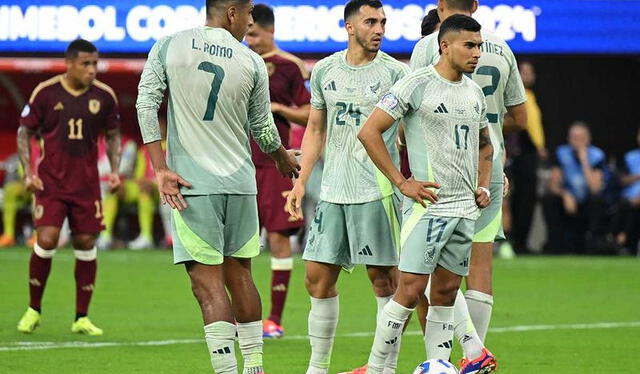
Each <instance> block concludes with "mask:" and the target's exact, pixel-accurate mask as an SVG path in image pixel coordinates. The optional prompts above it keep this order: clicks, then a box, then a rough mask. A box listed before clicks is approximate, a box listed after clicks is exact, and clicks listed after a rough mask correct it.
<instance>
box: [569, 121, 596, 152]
mask: <svg viewBox="0 0 640 374" xmlns="http://www.w3.org/2000/svg"><path fill="white" fill-rule="evenodd" d="M589 143H591V136H590V135H589V131H588V130H587V129H585V128H584V127H582V126H573V127H571V129H570V130H569V145H571V147H572V148H573V149H582V148H585V147H587V146H588V145H589Z"/></svg>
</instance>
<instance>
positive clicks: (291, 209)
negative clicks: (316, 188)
mask: <svg viewBox="0 0 640 374" xmlns="http://www.w3.org/2000/svg"><path fill="white" fill-rule="evenodd" d="M304 192H305V191H304V185H303V183H302V182H301V181H300V180H297V181H296V182H295V183H294V184H293V189H292V190H291V191H289V194H288V195H287V203H286V204H285V205H284V210H285V212H287V213H289V215H290V216H291V217H293V218H295V219H296V220H297V221H299V220H302V219H304V216H303V214H302V198H303V197H304Z"/></svg>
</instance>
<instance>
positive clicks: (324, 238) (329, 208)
mask: <svg viewBox="0 0 640 374" xmlns="http://www.w3.org/2000/svg"><path fill="white" fill-rule="evenodd" d="M399 206H400V204H399V200H398V198H397V197H396V196H395V195H391V196H387V197H385V198H383V199H381V200H376V201H371V202H368V203H363V204H334V203H329V202H326V201H320V202H319V203H318V205H317V207H316V213H315V217H314V219H313V222H311V228H310V230H309V239H308V240H307V246H306V248H305V251H304V255H303V256H302V259H304V260H306V261H314V262H321V263H326V264H333V265H340V266H342V267H343V268H344V269H345V270H351V269H353V267H354V265H356V264H366V265H377V266H396V265H397V264H398V249H399V244H400V221H399V219H398V216H399Z"/></svg>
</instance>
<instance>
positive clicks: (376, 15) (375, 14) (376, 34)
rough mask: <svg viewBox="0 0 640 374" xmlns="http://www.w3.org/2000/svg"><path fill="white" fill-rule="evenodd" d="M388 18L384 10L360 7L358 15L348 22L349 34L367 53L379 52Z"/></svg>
mask: <svg viewBox="0 0 640 374" xmlns="http://www.w3.org/2000/svg"><path fill="white" fill-rule="evenodd" d="M386 25H387V17H386V16H385V15H384V9H382V8H378V9H376V8H373V7H370V6H363V7H360V11H359V12H358V14H356V15H354V16H352V17H351V18H350V19H349V20H348V21H347V32H349V34H351V35H354V36H355V39H356V42H357V43H358V44H359V45H360V46H361V47H362V48H363V49H364V50H365V51H367V52H378V51H379V50H380V44H381V43H382V38H383V37H384V31H385V26H386Z"/></svg>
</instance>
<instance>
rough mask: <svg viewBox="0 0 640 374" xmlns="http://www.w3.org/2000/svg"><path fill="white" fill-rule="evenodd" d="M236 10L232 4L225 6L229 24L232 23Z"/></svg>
mask: <svg viewBox="0 0 640 374" xmlns="http://www.w3.org/2000/svg"><path fill="white" fill-rule="evenodd" d="M237 12H238V10H237V9H236V7H235V6H234V5H231V6H230V7H228V8H227V20H228V21H229V24H233V23H234V22H235V20H236V13H237Z"/></svg>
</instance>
